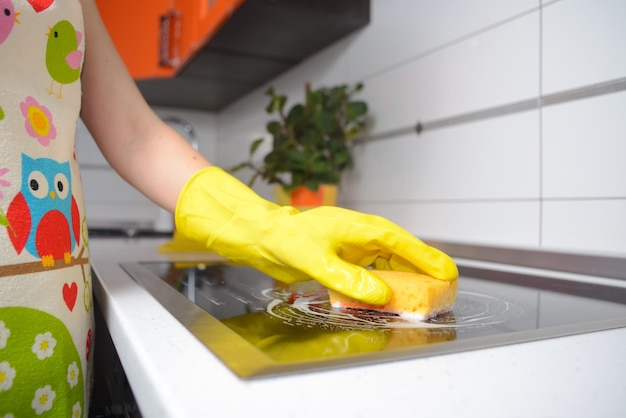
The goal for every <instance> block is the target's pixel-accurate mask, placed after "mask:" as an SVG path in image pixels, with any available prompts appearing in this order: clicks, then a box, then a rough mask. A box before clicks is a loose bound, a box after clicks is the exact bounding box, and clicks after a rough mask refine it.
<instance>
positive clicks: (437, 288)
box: [328, 270, 458, 321]
mask: <svg viewBox="0 0 626 418" xmlns="http://www.w3.org/2000/svg"><path fill="white" fill-rule="evenodd" d="M372 273H374V274H375V275H376V276H378V277H379V278H381V279H382V280H383V281H384V282H385V283H387V285H388V286H389V287H390V288H391V294H392V296H391V300H390V301H389V302H388V303H387V304H386V305H368V304H366V303H363V302H359V301H357V300H354V299H352V298H349V297H347V296H344V295H342V294H341V293H338V292H336V291H334V290H331V289H328V294H329V296H330V303H331V305H332V306H333V307H334V308H352V309H367V310H373V311H380V312H391V313H395V314H398V315H400V316H401V317H403V318H405V319H409V320H416V321H421V320H425V319H429V318H433V317H435V316H437V315H440V314H443V313H446V312H449V311H451V310H452V307H453V306H454V301H455V300H456V296H457V291H458V280H453V281H447V280H438V279H434V278H432V277H430V276H427V275H424V274H418V273H408V272H402V271H391V270H372Z"/></svg>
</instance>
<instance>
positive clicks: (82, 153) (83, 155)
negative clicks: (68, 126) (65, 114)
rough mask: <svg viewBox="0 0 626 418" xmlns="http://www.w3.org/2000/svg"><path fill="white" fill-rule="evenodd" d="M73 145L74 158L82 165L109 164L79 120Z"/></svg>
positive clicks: (106, 165)
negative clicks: (74, 148) (74, 149)
mask: <svg viewBox="0 0 626 418" xmlns="http://www.w3.org/2000/svg"><path fill="white" fill-rule="evenodd" d="M75 146H76V158H77V159H78V161H79V162H80V164H81V165H82V166H89V165H91V166H98V167H108V166H109V163H108V162H107V161H106V160H105V159H104V157H103V156H102V153H101V152H100V149H99V148H98V146H97V145H96V143H95V141H94V140H93V138H92V136H91V134H90V133H89V131H88V130H87V127H86V126H85V124H84V123H83V122H82V121H81V120H79V121H78V124H77V125H76V139H75Z"/></svg>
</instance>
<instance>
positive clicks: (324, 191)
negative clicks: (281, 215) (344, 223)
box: [274, 184, 338, 210]
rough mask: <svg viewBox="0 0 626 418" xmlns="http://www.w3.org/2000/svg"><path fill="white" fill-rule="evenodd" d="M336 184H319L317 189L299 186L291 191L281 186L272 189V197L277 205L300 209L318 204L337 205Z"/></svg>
mask: <svg viewBox="0 0 626 418" xmlns="http://www.w3.org/2000/svg"><path fill="white" fill-rule="evenodd" d="M337 192H338V187H337V186H336V185H329V184H327V185H321V186H320V187H319V188H318V189H317V191H313V190H310V189H307V188H306V187H304V186H300V187H298V188H297V189H295V190H293V191H292V192H290V193H288V192H286V191H285V190H284V189H283V188H282V187H276V188H275V189H274V197H275V198H276V202H277V203H278V204H279V205H283V206H287V205H289V206H295V207H296V208H298V209H300V210H306V209H311V208H314V207H318V206H336V205H337Z"/></svg>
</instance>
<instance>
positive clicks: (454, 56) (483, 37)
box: [363, 12, 539, 133]
mask: <svg viewBox="0 0 626 418" xmlns="http://www.w3.org/2000/svg"><path fill="white" fill-rule="evenodd" d="M538 93H539V13H538V12H535V13H531V14H529V15H526V16H524V17H522V18H519V19H516V20H514V21H512V22H509V23H508V24H507V25H504V26H499V27H497V28H494V29H493V30H490V31H487V32H484V33H480V34H478V35H476V36H473V37H471V38H469V39H466V40H464V41H462V42H459V43H456V44H454V45H451V46H449V47H446V48H444V49H442V50H439V51H437V52H435V53H433V54H430V55H427V56H425V57H423V58H421V59H418V60H415V61H412V62H409V63H407V64H406V65H402V66H400V67H398V68H397V69H395V70H394V71H389V72H386V73H384V74H381V75H380V76H377V77H374V78H371V79H369V80H367V82H366V88H365V90H364V93H363V96H364V97H365V98H366V99H367V101H368V102H369V103H370V107H371V112H372V115H373V116H374V118H375V124H374V126H373V133H379V132H385V131H389V130H393V129H398V128H400V127H406V126H411V125H414V124H416V123H417V121H418V120H420V121H422V122H428V121H432V120H437V119H442V118H446V117H450V116H456V115H459V114H464V113H467V112H472V111H477V110H483V109H487V108H491V107H495V106H500V105H504V104H510V103H512V102H517V101H521V100H526V99H532V98H536V97H537V96H538Z"/></svg>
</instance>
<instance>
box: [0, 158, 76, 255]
mask: <svg viewBox="0 0 626 418" xmlns="http://www.w3.org/2000/svg"><path fill="white" fill-rule="evenodd" d="M7 220H8V221H9V225H10V227H9V228H7V232H8V234H9V237H10V239H11V242H12V244H13V247H14V248H15V250H16V251H17V253H18V254H20V253H21V252H22V250H24V249H26V251H28V253H30V254H31V255H32V256H34V257H37V258H39V259H41V263H42V265H43V266H44V267H52V266H54V264H55V260H63V261H64V262H65V263H66V264H69V263H71V253H72V251H73V250H74V248H75V247H76V245H78V244H79V243H80V216H79V213H78V205H77V204H76V200H75V199H74V196H73V195H72V182H71V171H70V163H69V162H67V161H66V162H62V163H59V162H57V161H55V160H52V159H50V158H31V157H29V156H28V155H26V154H22V183H21V191H20V192H19V193H18V194H17V195H16V196H15V197H14V198H13V200H12V201H11V204H10V205H9V208H8V210H7Z"/></svg>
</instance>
